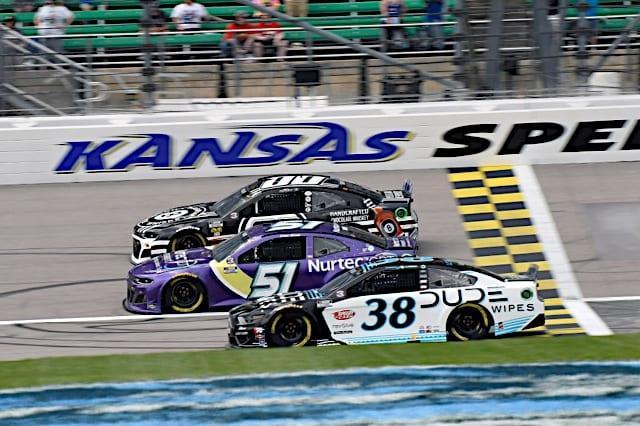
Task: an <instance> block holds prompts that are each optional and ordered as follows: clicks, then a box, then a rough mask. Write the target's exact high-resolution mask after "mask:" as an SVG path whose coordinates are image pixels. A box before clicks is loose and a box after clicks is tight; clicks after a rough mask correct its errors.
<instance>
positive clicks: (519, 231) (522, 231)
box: [501, 226, 536, 237]
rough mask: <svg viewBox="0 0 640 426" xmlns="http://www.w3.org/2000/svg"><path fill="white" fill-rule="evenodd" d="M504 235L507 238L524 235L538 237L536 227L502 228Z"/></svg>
mask: <svg viewBox="0 0 640 426" xmlns="http://www.w3.org/2000/svg"><path fill="white" fill-rule="evenodd" d="M501 232H502V235H503V236H505V237H521V236H523V235H536V228H535V227H534V226H512V227H511V228H502V229H501Z"/></svg>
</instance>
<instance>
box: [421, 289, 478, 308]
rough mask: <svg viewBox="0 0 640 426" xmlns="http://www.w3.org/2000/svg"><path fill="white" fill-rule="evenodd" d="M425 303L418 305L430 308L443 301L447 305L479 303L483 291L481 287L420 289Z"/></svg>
mask: <svg viewBox="0 0 640 426" xmlns="http://www.w3.org/2000/svg"><path fill="white" fill-rule="evenodd" d="M420 294H422V295H424V296H425V297H424V299H428V301H427V302H426V303H423V304H421V305H420V307H421V308H432V307H434V306H438V305H439V304H440V303H443V304H445V305H447V306H458V305H460V304H462V303H479V302H482V301H483V300H484V298H485V291H484V290H483V289H481V288H465V289H461V288H458V289H447V290H442V291H441V292H436V291H431V290H426V291H421V292H420Z"/></svg>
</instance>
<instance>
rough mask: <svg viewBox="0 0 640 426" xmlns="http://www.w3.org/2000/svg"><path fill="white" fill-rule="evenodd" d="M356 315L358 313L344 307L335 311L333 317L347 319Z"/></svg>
mask: <svg viewBox="0 0 640 426" xmlns="http://www.w3.org/2000/svg"><path fill="white" fill-rule="evenodd" d="M355 316H356V313H355V312H354V311H352V310H350V309H343V310H341V311H337V312H334V313H333V317H334V318H335V319H337V320H338V321H346V320H348V319H351V318H353V317H355Z"/></svg>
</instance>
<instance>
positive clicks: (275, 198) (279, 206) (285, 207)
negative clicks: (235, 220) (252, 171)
mask: <svg viewBox="0 0 640 426" xmlns="http://www.w3.org/2000/svg"><path fill="white" fill-rule="evenodd" d="M304 211H305V204H304V194H303V193H302V192H301V191H300V190H298V188H290V190H283V189H280V190H273V191H268V192H266V193H264V194H263V195H262V196H261V197H260V198H259V199H257V200H256V201H254V202H253V203H252V204H251V205H250V206H245V207H244V208H243V210H242V212H241V213H242V214H241V218H240V225H239V231H242V230H245V229H248V228H251V227H252V226H254V225H257V224H261V223H273V222H278V221H281V220H294V219H302V218H303V217H302V216H301V213H302V212H304Z"/></svg>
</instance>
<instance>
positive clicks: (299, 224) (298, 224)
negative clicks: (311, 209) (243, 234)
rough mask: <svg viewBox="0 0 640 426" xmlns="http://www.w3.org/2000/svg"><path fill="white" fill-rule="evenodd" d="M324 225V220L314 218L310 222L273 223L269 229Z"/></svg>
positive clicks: (285, 229) (305, 227) (311, 227)
mask: <svg viewBox="0 0 640 426" xmlns="http://www.w3.org/2000/svg"><path fill="white" fill-rule="evenodd" d="M320 225H322V222H319V221H317V220H312V221H309V222H301V221H299V220H298V221H286V222H277V223H274V224H273V225H271V226H270V227H269V229H268V231H269V232H282V231H293V230H296V229H300V230H307V229H315V228H317V227H318V226H320Z"/></svg>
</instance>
